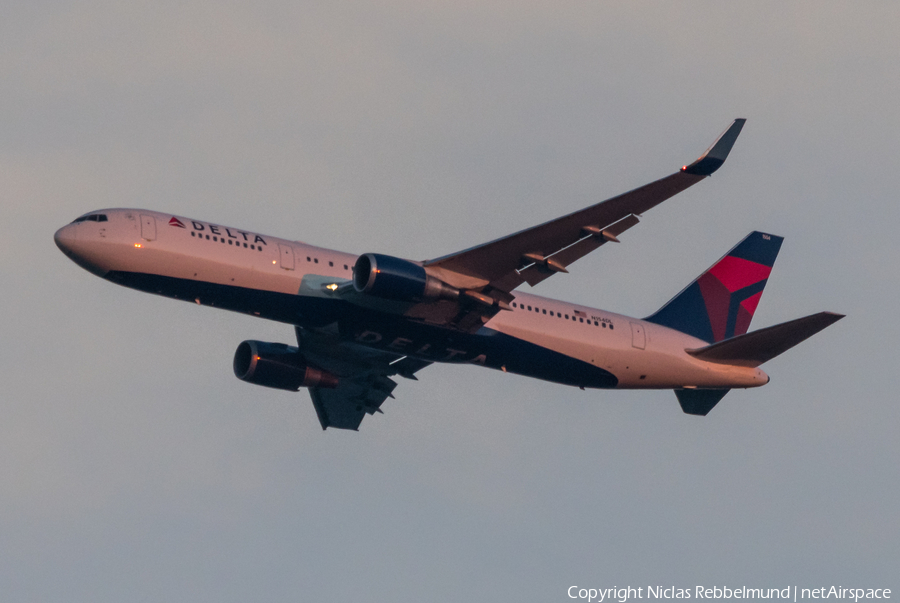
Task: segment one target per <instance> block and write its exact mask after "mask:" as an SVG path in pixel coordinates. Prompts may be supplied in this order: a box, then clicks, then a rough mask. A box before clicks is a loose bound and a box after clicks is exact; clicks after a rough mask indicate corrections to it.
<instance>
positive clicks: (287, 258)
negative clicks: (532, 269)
mask: <svg viewBox="0 0 900 603" xmlns="http://www.w3.org/2000/svg"><path fill="white" fill-rule="evenodd" d="M278 253H279V254H281V267H282V268H284V269H285V270H293V269H294V248H293V247H291V246H290V245H282V244H281V243H279V244H278Z"/></svg>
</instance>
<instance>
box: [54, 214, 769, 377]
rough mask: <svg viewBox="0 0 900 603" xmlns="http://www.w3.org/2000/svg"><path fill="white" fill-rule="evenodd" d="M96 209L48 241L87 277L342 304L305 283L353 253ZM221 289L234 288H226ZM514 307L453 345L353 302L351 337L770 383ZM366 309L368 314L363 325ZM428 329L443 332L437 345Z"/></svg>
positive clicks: (632, 330) (435, 354)
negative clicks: (543, 353) (544, 353)
mask: <svg viewBox="0 0 900 603" xmlns="http://www.w3.org/2000/svg"><path fill="white" fill-rule="evenodd" d="M94 214H97V215H103V216H105V218H106V219H105V220H104V221H95V220H84V221H81V222H76V223H72V224H69V225H67V226H64V227H63V228H61V229H60V230H59V231H58V232H57V233H56V236H55V239H56V242H57V245H58V246H59V247H60V249H62V250H63V251H64V252H65V253H66V255H68V256H69V257H70V258H71V259H72V260H73V261H75V262H76V263H78V264H79V265H80V266H82V267H83V268H85V269H87V270H89V271H90V272H92V273H94V274H96V275H98V276H102V277H104V278H108V279H109V280H112V281H114V282H120V283H121V284H124V285H126V286H132V287H135V288H138V289H141V290H144V291H149V292H153V293H159V294H162V295H166V296H168V297H173V298H177V299H185V300H188V301H193V302H196V303H199V304H204V305H210V306H214V307H224V308H227V309H230V310H235V311H240V312H244V313H247V314H251V315H256V316H261V317H264V318H270V319H273V320H279V321H282V322H287V323H290V324H295V325H304V324H305V321H307V319H306V318H304V316H303V314H304V310H303V306H302V305H300V306H298V307H299V308H300V309H299V310H297V311H296V312H294V314H292V313H291V312H289V311H287V310H286V309H285V308H286V305H285V304H284V303H283V300H285V299H288V297H286V296H291V298H292V299H295V300H296V299H297V298H298V297H301V298H302V297H303V296H304V295H305V296H307V298H308V300H309V301H310V303H312V302H313V301H315V303H316V308H317V309H316V310H315V312H316V313H317V314H316V315H317V316H324V317H326V318H322V321H323V322H325V321H327V320H330V319H328V318H327V316H328V312H327V310H322V309H323V308H328V304H332V305H336V304H338V303H339V302H338V300H332V299H329V298H328V297H327V296H325V295H323V293H322V292H321V287H320V286H317V287H310V286H309V283H321V282H323V279H324V280H328V279H331V280H333V281H334V282H336V283H341V282H346V281H349V280H350V279H351V278H352V270H353V266H354V263H355V262H356V259H357V256H356V255H354V254H350V253H344V252H340V251H334V250H331V249H325V248H322V247H315V246H312V245H307V244H305V243H300V242H297V241H288V240H285V239H278V238H275V237H270V236H267V235H259V234H257V233H251V232H248V231H245V230H241V229H236V228H230V227H224V226H218V225H215V224H211V223H209V222H202V221H198V220H191V219H189V218H183V217H180V216H172V215H171V214H161V213H158V212H152V211H147V210H139V209H108V210H101V211H98V212H94ZM135 283H138V284H135ZM228 291H230V292H232V293H231V294H223V292H228ZM257 294H258V295H257ZM276 296H277V297H276ZM301 302H302V300H301ZM513 303H514V308H513V310H512V311H501V312H499V313H498V314H497V315H496V316H494V317H493V318H492V319H491V320H490V321H488V322H487V323H486V324H485V330H486V333H488V334H486V335H473V336H470V337H468V338H466V339H464V342H463V343H462V344H459V345H458V346H457V347H451V346H450V345H448V344H446V342H441V341H438V340H440V339H441V337H443V336H444V335H446V330H444V329H436V328H434V327H427V325H421V324H418V325H410V328H413V327H415V329H416V330H415V335H407V334H405V331H397V329H398V328H400V327H398V326H397V325H398V324H402V323H404V320H405V322H407V323H411V319H404V318H403V317H402V316H392V317H390V320H389V321H388V323H384V324H383V323H382V321H381V320H380V319H379V318H378V317H379V316H384V315H382V314H378V313H376V312H373V311H372V309H371V308H368V309H366V308H360V309H359V311H358V312H357V314H358V316H360V317H361V318H355V319H354V320H355V321H356V322H358V323H362V326H360V327H359V328H358V329H357V330H356V331H353V332H349V333H348V335H347V337H349V338H351V340H353V341H356V342H357V343H359V344H362V345H369V344H371V345H372V347H377V348H378V349H386V350H390V351H393V352H396V353H399V354H410V355H417V356H421V357H424V358H426V359H427V360H430V361H437V362H440V361H446V362H471V363H474V364H482V365H484V366H489V367H492V368H498V369H501V370H509V371H510V372H515V373H520V374H526V375H531V376H535V377H538V378H542V379H548V380H551V381H558V382H561V383H568V384H572V385H578V384H579V383H578V381H577V380H576V379H571V378H568V377H566V376H565V375H560V376H559V377H556V376H554V374H553V371H552V370H546V371H545V370H541V371H533V370H531V369H529V368H527V367H528V366H529V365H527V364H517V363H516V359H517V355H520V351H518V350H512V349H511V350H509V352H508V355H509V357H508V358H507V357H505V356H504V354H507V352H506V351H505V350H504V348H503V347H502V346H501V345H500V344H498V343H497V341H498V338H497V337H495V335H496V334H502V335H504V336H506V337H505V338H499V339H502V341H505V342H506V341H509V342H525V343H527V344H531V345H530V346H528V349H537V348H541V349H543V350H550V351H552V352H555V353H557V354H560V355H562V356H564V357H568V358H571V359H576V360H578V361H580V362H582V363H585V364H587V365H590V366H592V367H596V368H598V369H602V370H603V371H606V372H608V373H610V374H611V375H613V376H614V377H615V380H614V382H613V383H614V385H612V386H613V387H618V388H629V389H634V388H652V389H663V388H664V389H679V388H731V387H756V386H760V385H764V384H765V383H767V382H768V380H769V379H768V376H767V375H766V374H765V373H764V372H763V371H762V370H760V369H758V368H748V367H740V366H732V365H726V364H717V363H711V362H705V361H702V360H699V359H697V358H694V357H693V356H691V355H689V354H687V353H686V352H685V349H692V348H701V347H704V346H705V345H707V343H706V342H704V341H701V340H699V339H696V338H694V337H691V336H688V335H685V334H683V333H681V332H678V331H675V330H672V329H669V328H666V327H663V326H660V325H657V324H654V323H650V322H646V321H643V320H640V319H636V318H630V317H627V316H623V315H621V314H614V313H611V312H606V311H604V310H599V309H596V308H590V307H587V306H579V305H576V304H571V303H567V302H562V301H559V300H554V299H549V298H545V297H541V296H537V295H531V294H528V293H520V292H516V293H515V300H514V302H513ZM323 312H324V313H323ZM369 315H371V316H372V317H373V318H372V319H371V322H370V323H366V321H367V320H368V318H366V317H367V316H369ZM385 320H387V318H386V317H385ZM398 321H399V322H398ZM385 324H388V326H385ZM321 326H324V325H321ZM429 328H431V329H432V330H429ZM432 332H433V333H436V334H438V335H440V337H437V340H435V341H434V342H431V339H430V337H431V335H430V334H431V333H432ZM398 333H399V334H398ZM491 338H493V339H491ZM446 339H447V340H451V339H450V338H449V337H448V338H446ZM453 340H454V341H455V339H453ZM482 342H484V345H482ZM534 346H537V348H535V347H534ZM517 367H518V368H517ZM586 385H587V386H588V387H592V386H596V385H591V383H589V382H587V383H586Z"/></svg>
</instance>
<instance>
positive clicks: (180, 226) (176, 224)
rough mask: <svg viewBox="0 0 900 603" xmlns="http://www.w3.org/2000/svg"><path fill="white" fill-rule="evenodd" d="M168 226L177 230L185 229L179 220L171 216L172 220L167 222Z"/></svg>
mask: <svg viewBox="0 0 900 603" xmlns="http://www.w3.org/2000/svg"><path fill="white" fill-rule="evenodd" d="M169 226H177V227H178V228H187V226H185V225H184V224H182V223H181V220H179V219H178V218H176V217H175V216H172V219H171V220H169Z"/></svg>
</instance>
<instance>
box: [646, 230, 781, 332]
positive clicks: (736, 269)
mask: <svg viewBox="0 0 900 603" xmlns="http://www.w3.org/2000/svg"><path fill="white" fill-rule="evenodd" d="M783 240H784V239H783V237H778V236H775V235H771V234H766V233H762V232H751V233H750V234H749V235H747V237H746V238H745V239H744V240H743V241H741V242H740V243H738V245H737V247H735V248H734V249H732V250H731V251H729V252H728V253H727V254H726V255H725V257H723V258H722V259H720V260H719V261H718V262H716V263H715V264H714V265H713V266H712V267H711V268H710V269H709V270H707V271H706V272H704V273H703V274H702V275H700V277H699V278H698V279H697V280H695V281H694V282H693V283H691V284H690V285H689V286H688V287H687V288H686V289H684V291H682V292H681V293H679V294H678V295H676V296H675V297H674V298H673V299H672V300H671V301H669V303H667V304H666V305H664V306H663V307H662V308H660V309H659V310H658V311H657V312H656V313H655V314H653V315H652V316H648V317H647V318H645V319H644V320H647V321H649V322H653V323H656V324H659V325H662V326H664V327H669V328H672V329H675V330H677V331H681V332H682V333H687V334H688V335H692V336H694V337H697V338H698V339H702V340H703V341H706V342H708V343H715V342H717V341H722V340H724V339H728V338H730V337H734V336H735V335H743V334H744V333H746V332H747V329H748V328H749V327H750V320H751V319H752V318H753V313H754V312H755V311H756V306H757V305H758V304H759V300H760V298H761V297H762V292H763V289H764V288H765V286H766V282H767V281H768V278H769V274H770V273H771V272H772V266H773V265H774V264H775V258H776V257H777V256H778V251H779V250H780V249H781V242H782V241H783Z"/></svg>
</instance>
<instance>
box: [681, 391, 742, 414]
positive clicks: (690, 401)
mask: <svg viewBox="0 0 900 603" xmlns="http://www.w3.org/2000/svg"><path fill="white" fill-rule="evenodd" d="M729 391H731V390H728V389H676V390H675V396H676V397H677V398H678V403H679V404H681V410H683V411H684V412H685V414H688V415H700V416H701V417H705V416H706V415H707V414H708V413H709V411H711V410H712V409H713V406H715V405H716V404H718V403H719V400H721V399H722V398H724V397H725V394H727V393H728V392H729Z"/></svg>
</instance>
